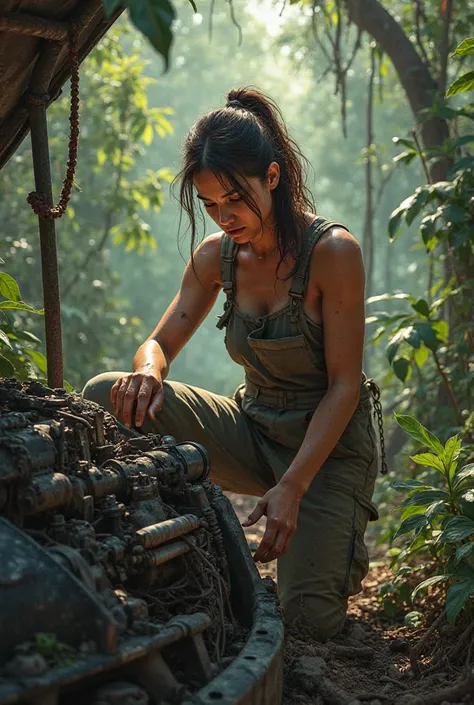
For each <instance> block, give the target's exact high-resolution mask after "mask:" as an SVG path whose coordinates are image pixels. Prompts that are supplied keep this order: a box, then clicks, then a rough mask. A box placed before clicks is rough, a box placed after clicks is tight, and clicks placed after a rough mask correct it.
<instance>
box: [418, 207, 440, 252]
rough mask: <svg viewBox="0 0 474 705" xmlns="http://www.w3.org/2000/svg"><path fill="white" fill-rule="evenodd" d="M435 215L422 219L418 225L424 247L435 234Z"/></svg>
mask: <svg viewBox="0 0 474 705" xmlns="http://www.w3.org/2000/svg"><path fill="white" fill-rule="evenodd" d="M437 218H438V216H437V215H435V214H434V215H427V216H425V217H424V218H423V220H422V221H421V224H420V234H421V237H422V239H423V242H424V244H425V245H427V244H428V242H429V241H430V240H431V238H432V237H433V235H434V234H435V232H436V220H437Z"/></svg>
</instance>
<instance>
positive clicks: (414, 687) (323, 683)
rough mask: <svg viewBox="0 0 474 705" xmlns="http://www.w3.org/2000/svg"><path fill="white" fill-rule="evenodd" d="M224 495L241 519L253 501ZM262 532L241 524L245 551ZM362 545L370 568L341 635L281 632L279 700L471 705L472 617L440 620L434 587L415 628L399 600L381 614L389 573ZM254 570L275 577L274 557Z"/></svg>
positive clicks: (308, 704)
mask: <svg viewBox="0 0 474 705" xmlns="http://www.w3.org/2000/svg"><path fill="white" fill-rule="evenodd" d="M229 497H230V499H231V500H232V503H233V505H234V507H235V510H236V512H237V515H238V516H239V519H241V521H243V520H244V519H245V518H246V517H247V516H248V514H249V513H250V511H251V510H252V509H253V507H254V506H255V503H256V501H257V500H256V499H255V500H254V499H253V498H251V497H244V496H242V495H233V494H229ZM263 530H264V522H263V521H261V522H259V523H258V524H257V525H256V526H254V527H251V528H250V529H246V531H245V533H246V536H247V540H248V543H249V546H250V548H251V550H255V547H256V546H257V544H258V542H259V541H260V539H261V538H262V536H263ZM370 543H372V542H371V541H370V542H369V550H370V552H371V555H372V559H373V560H372V563H371V569H370V571H369V574H368V575H367V577H366V579H365V581H364V585H363V591H362V592H361V593H360V594H359V595H356V596H354V597H353V598H351V601H350V607H349V619H348V623H347V628H346V629H345V631H344V633H343V635H341V637H340V638H338V639H336V640H334V641H331V642H327V643H326V644H324V645H323V644H319V643H317V642H315V641H314V640H313V639H312V637H311V634H302V633H301V630H299V631H298V633H296V634H294V633H293V634H292V633H291V632H290V631H287V636H286V645H285V674H284V698H283V705H366V704H371V705H399V704H400V705H448V704H450V705H452V704H457V703H459V704H461V703H463V704H465V703H472V704H473V705H474V622H473V621H472V619H471V621H470V622H459V623H457V624H456V626H455V627H452V626H451V625H448V624H447V623H446V621H445V619H444V616H443V614H441V613H442V595H441V593H439V592H436V589H435V590H434V591H432V592H431V593H430V595H428V596H427V597H426V598H424V603H421V604H420V605H419V606H418V609H419V611H420V612H421V614H422V615H423V617H424V621H422V623H420V624H419V625H417V626H415V627H406V626H404V617H405V614H406V613H407V611H409V609H410V608H407V606H406V605H405V606H404V605H400V606H399V607H398V608H397V609H396V611H395V613H394V614H393V616H391V617H388V616H387V615H386V613H385V611H384V608H383V605H382V601H381V598H380V586H381V585H383V584H385V583H388V582H390V580H391V577H392V573H391V571H390V568H389V567H388V561H387V560H386V557H385V555H384V554H383V553H381V550H380V549H376V548H375V545H370ZM259 570H260V573H261V574H262V576H267V575H270V576H271V577H272V578H273V579H274V580H276V561H273V562H272V563H269V564H265V565H259ZM430 627H431V629H430ZM471 652H472V653H471Z"/></svg>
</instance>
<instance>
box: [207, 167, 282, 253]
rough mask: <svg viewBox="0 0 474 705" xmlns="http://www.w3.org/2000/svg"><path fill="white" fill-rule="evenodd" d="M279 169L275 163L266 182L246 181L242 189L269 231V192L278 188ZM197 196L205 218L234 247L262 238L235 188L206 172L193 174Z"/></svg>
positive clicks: (257, 222)
mask: <svg viewBox="0 0 474 705" xmlns="http://www.w3.org/2000/svg"><path fill="white" fill-rule="evenodd" d="M279 177H280V168H279V166H278V164H277V163H276V162H272V163H271V164H270V166H269V167H268V172H267V176H266V179H265V181H261V179H259V178H258V177H250V178H248V179H247V181H248V184H245V188H246V189H247V190H250V195H251V196H252V198H253V200H254V201H255V204H256V205H257V207H258V209H259V211H260V214H261V219H262V221H263V228H264V230H268V231H271V230H272V229H273V225H274V213H273V200H272V193H271V192H272V191H273V189H274V188H276V186H277V185H278V180H279ZM193 181H194V186H195V187H196V190H197V197H198V198H199V199H200V200H201V201H202V203H203V205H204V208H205V209H206V211H207V213H208V215H209V216H210V217H211V218H212V220H213V221H214V222H215V223H216V225H217V226H218V227H219V228H220V229H221V230H224V232H226V233H227V235H229V236H230V237H231V238H232V239H233V240H234V241H235V242H236V243H237V244H239V245H244V244H245V243H247V242H256V241H258V240H259V239H260V238H261V237H262V234H263V233H262V222H261V220H260V218H259V217H258V215H256V214H255V213H254V212H253V211H252V210H251V209H250V208H249V207H248V206H247V205H246V204H245V202H244V200H243V199H242V198H241V196H240V195H239V193H238V192H237V191H236V190H235V189H234V187H233V186H232V185H231V184H230V183H229V182H228V181H227V180H226V178H225V177H222V178H221V179H220V180H219V179H218V178H217V176H216V175H215V174H214V172H212V171H210V170H209V169H204V170H203V171H200V172H198V173H196V174H195V175H194V179H193Z"/></svg>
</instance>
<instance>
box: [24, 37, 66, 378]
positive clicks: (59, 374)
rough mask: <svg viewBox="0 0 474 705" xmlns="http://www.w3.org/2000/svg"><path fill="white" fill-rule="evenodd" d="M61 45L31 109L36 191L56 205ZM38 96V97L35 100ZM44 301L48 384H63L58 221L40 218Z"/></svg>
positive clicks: (34, 87) (33, 86)
mask: <svg viewBox="0 0 474 705" xmlns="http://www.w3.org/2000/svg"><path fill="white" fill-rule="evenodd" d="M60 49H61V46H60V45H58V44H56V43H54V44H52V43H51V44H49V46H48V47H46V48H45V52H44V54H43V55H42V56H41V57H40V60H39V62H38V64H37V67H36V68H35V72H34V75H33V77H32V81H31V83H30V87H29V94H30V95H29V99H28V112H29V118H30V127H31V148H32V153H33V167H34V173H35V186H36V191H37V192H38V193H41V194H43V195H44V198H45V199H47V201H48V203H49V204H50V206H51V207H52V205H53V193H52V184H51V168H50V162H49V145H48V125H47V121H46V105H47V99H46V93H47V90H48V88H49V82H50V78H51V75H52V72H53V69H54V65H55V63H56V59H57V57H58V54H59V51H60ZM35 98H36V99H35ZM38 224H39V231H40V244H41V270H42V275H43V301H44V314H45V331H46V358H47V361H48V385H49V386H50V387H53V388H55V387H62V385H63V356H62V338H61V304H60V296H59V271H58V255H57V248H56V228H55V223H54V220H52V219H48V220H46V219H44V218H41V217H40V216H39V217H38Z"/></svg>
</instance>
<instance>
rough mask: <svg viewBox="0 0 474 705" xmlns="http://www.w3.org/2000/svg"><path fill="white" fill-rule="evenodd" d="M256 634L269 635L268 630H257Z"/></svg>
mask: <svg viewBox="0 0 474 705" xmlns="http://www.w3.org/2000/svg"><path fill="white" fill-rule="evenodd" d="M256 634H268V632H267V630H266V629H257V631H256Z"/></svg>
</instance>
